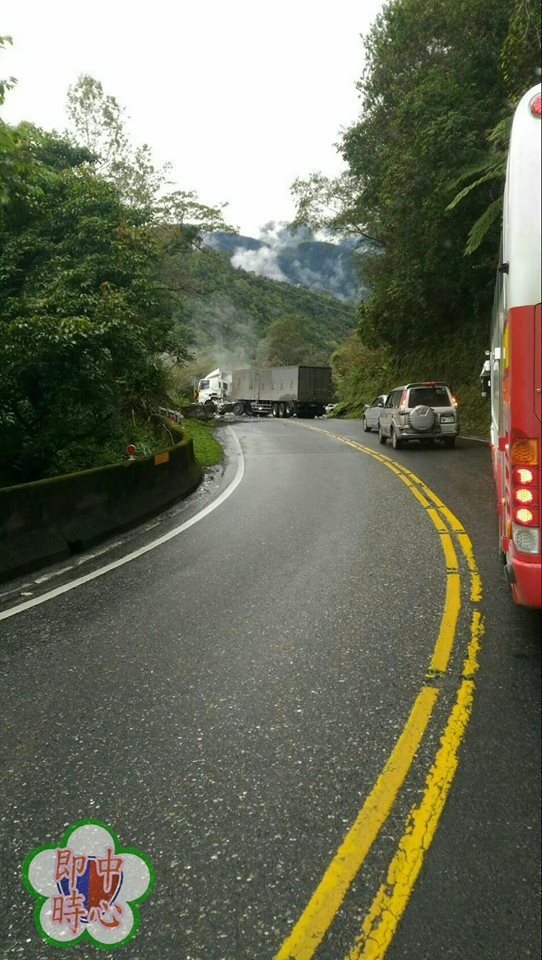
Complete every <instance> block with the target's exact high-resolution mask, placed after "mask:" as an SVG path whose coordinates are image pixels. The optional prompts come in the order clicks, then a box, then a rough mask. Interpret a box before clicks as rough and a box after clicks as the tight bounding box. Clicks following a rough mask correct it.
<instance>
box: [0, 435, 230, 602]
mask: <svg viewBox="0 0 542 960" xmlns="http://www.w3.org/2000/svg"><path fill="white" fill-rule="evenodd" d="M226 429H228V430H229V431H230V433H231V435H232V437H233V439H234V443H235V446H236V447H237V470H236V473H235V477H234V478H233V480H232V482H231V483H230V485H229V487H226V489H225V490H224V491H223V492H222V493H221V494H220V496H219V497H217V498H216V500H213V502H212V503H210V504H209V505H208V506H207V507H204V508H203V510H200V512H199V513H196V514H195V516H193V517H191V519H190V520H185V522H184V523H181V525H180V526H178V527H175V529H174V530H170V531H169V533H165V534H164V535H163V536H161V537H158V539H157V540H153V541H152V543H148V544H147V545H146V546H145V547H140V548H139V549H138V550H134V551H133V552H132V553H127V554H126V556H125V557H121V558H120V560H113V561H112V562H111V563H108V564H106V565H105V567H100V568H99V569H98V570H94V571H93V572H92V573H87V574H85V576H83V577H78V578H77V580H72V581H71V583H65V584H64V585H63V586H62V587H55V589H54V590H49V591H48V593H43V594H42V595H41V597H35V598H34V599H33V600H26V601H25V602H24V603H19V604H17V606H16V607H10V609H9V610H4V611H3V612H2V613H0V620H7V619H8V617H14V616H15V615H16V614H17V613H22V612H23V610H28V609H29V608H30V607H35V606H37V605H38V604H39V603H45V602H46V601H47V600H52V599H53V597H58V596H59V595H60V594H61V593H67V592H68V590H75V588H76V587H80V586H81V584H82V583H88V581H89V580H95V579H96V577H102V576H103V575H104V573H109V571H110V570H115V569H116V568H117V567H122V566H123V565H124V564H125V563H130V561H131V560H136V559H137V557H141V556H143V554H144V553H149V551H150V550H154V549H155V548H156V547H159V546H161V545H162V544H163V543H167V541H168V540H173V538H174V537H178V536H179V534H180V533H183V531H184V530H188V528H189V527H193V526H194V524H195V523H198V521H199V520H203V518H204V517H206V516H207V515H208V514H209V513H212V511H213V510H216V508H217V507H219V506H220V504H221V503H224V500H227V499H228V497H230V496H231V495H232V493H233V491H234V490H235V489H236V487H238V486H239V484H240V483H241V480H242V479H243V474H244V472H245V461H244V457H243V451H242V450H241V444H240V443H239V440H238V438H237V435H236V434H235V433H234V431H233V430H232V429H231V427H227V428H226Z"/></svg>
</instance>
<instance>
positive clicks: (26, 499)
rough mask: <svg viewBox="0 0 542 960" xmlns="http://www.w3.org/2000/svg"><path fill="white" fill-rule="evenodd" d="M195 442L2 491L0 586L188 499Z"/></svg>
mask: <svg viewBox="0 0 542 960" xmlns="http://www.w3.org/2000/svg"><path fill="white" fill-rule="evenodd" d="M202 472H203V471H202V468H201V465H200V464H199V463H198V462H197V460H196V459H195V457H194V448H193V445H192V440H189V439H183V440H181V442H180V443H177V444H176V445H175V446H173V447H170V448H169V449H168V450H165V451H164V452H163V453H159V454H156V455H155V456H150V457H146V458H144V459H141V460H133V461H129V462H126V463H119V464H113V465H112V466H108V467H97V468H95V469H93V470H84V471H82V472H81V473H74V474H69V475H66V476H60V477H51V478H48V479H46V480H37V481H36V482H35V483H24V484H20V485H19V486H15V487H4V488H3V489H0V581H3V580H9V579H10V578H12V577H14V576H18V575H19V574H22V573H26V572H28V571H29V570H35V569H36V568H38V567H40V566H43V565H44V564H46V563H50V562H51V561H54V560H59V559H61V558H62V557H66V556H69V555H70V554H72V553H76V552H78V551H79V550H82V549H84V548H85V547H88V546H91V545H92V544H94V543H97V542H98V541H99V540H103V539H105V538H106V537H107V536H108V535H109V534H112V533H115V532H117V531H120V530H125V529H127V528H128V527H130V526H133V525H134V524H136V523H137V522H138V521H140V520H142V519H144V518H145V517H148V516H150V515H151V514H153V513H158V512H159V511H160V510H162V509H164V508H165V507H168V506H170V505H171V504H172V503H174V502H175V501H176V500H179V499H181V498H182V497H186V496H187V495H188V494H189V493H191V492H192V491H193V490H194V489H195V488H196V487H197V485H198V483H199V482H200V480H201V477H202Z"/></svg>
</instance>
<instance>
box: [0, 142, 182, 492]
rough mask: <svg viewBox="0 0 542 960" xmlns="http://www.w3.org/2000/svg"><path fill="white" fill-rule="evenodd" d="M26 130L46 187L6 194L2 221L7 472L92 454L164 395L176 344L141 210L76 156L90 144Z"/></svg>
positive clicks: (157, 247) (47, 467)
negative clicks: (81, 451)
mask: <svg viewBox="0 0 542 960" xmlns="http://www.w3.org/2000/svg"><path fill="white" fill-rule="evenodd" d="M26 137H27V147H28V149H29V150H30V152H31V154H32V158H33V162H34V165H35V170H36V171H37V179H38V181H39V180H41V182H42V184H43V182H45V181H46V189H44V188H40V189H39V194H36V193H33V192H32V191H30V192H29V193H27V194H23V195H17V196H14V197H12V198H11V200H10V202H9V203H7V204H5V205H4V207H3V208H2V216H1V220H0V302H1V304H2V315H1V321H0V325H1V329H0V369H1V371H2V373H1V377H0V449H1V456H2V470H3V480H4V482H18V481H26V480H30V479H36V478H39V477H40V476H42V475H46V474H50V473H54V472H59V471H60V472H61V471H62V469H66V468H69V467H70V465H71V462H72V461H71V459H70V457H71V455H74V456H75V460H76V462H77V454H76V448H80V447H81V445H83V446H84V445H85V444H86V445H87V451H88V452H89V456H91V452H92V450H94V451H96V449H99V447H100V445H101V444H103V443H105V442H106V440H107V439H108V438H109V437H110V436H111V434H112V433H114V432H115V429H118V427H119V423H120V421H122V419H123V418H126V416H127V415H129V416H132V417H134V416H138V415H145V414H148V412H149V410H151V409H152V408H153V405H154V403H155V402H157V400H158V398H160V397H163V396H164V393H165V375H164V371H163V369H162V366H161V364H160V362H159V360H158V355H159V354H160V353H162V352H164V351H168V352H174V351H175V349H177V352H178V353H180V355H181V356H182V352H183V351H182V348H179V345H178V344H177V345H175V344H174V343H173V340H172V336H171V325H172V302H171V297H170V295H169V294H168V292H167V291H166V290H164V288H163V287H162V285H161V284H160V283H159V282H158V279H157V274H158V268H159V263H160V256H161V243H160V240H159V238H158V237H157V236H156V232H155V231H154V230H153V229H151V227H150V225H149V224H148V222H147V220H146V218H145V214H144V213H143V212H142V211H140V210H137V209H131V208H129V207H127V206H126V204H124V203H123V202H122V199H121V197H120V196H119V192H118V190H117V189H116V188H115V187H114V186H113V185H112V184H110V183H107V182H106V181H105V180H103V179H101V178H99V177H96V176H95V175H94V174H92V173H91V172H89V170H88V163H87V164H86V165H84V166H81V159H82V156H84V158H85V160H86V161H88V151H83V153H82V152H81V149H80V148H75V147H72V146H71V145H70V144H69V143H66V142H65V141H62V140H61V139H60V138H58V137H56V136H55V135H48V134H44V133H43V132H41V131H34V132H33V133H32V132H31V131H30V128H28V129H27V132H26ZM34 186H35V184H34ZM91 463H92V460H91V462H90V463H89V462H88V460H87V462H85V461H84V459H83V463H81V464H79V465H81V466H88V465H91Z"/></svg>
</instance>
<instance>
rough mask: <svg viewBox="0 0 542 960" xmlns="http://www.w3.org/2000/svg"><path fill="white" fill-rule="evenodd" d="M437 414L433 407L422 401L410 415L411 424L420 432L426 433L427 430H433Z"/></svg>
mask: <svg viewBox="0 0 542 960" xmlns="http://www.w3.org/2000/svg"><path fill="white" fill-rule="evenodd" d="M436 419H437V415H436V413H435V411H434V410H433V408H432V407H426V406H425V405H424V404H422V403H420V404H419V406H417V407H414V409H413V410H411V411H410V413H409V415H408V420H409V423H410V426H411V427H412V429H413V430H417V431H419V432H420V433H424V432H425V431H426V430H431V428H432V427H433V426H434V424H435V421H436Z"/></svg>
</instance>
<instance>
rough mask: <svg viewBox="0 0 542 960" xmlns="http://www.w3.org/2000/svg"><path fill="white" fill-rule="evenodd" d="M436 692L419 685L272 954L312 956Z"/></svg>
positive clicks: (285, 958)
mask: <svg viewBox="0 0 542 960" xmlns="http://www.w3.org/2000/svg"><path fill="white" fill-rule="evenodd" d="M438 693H439V691H438V690H437V689H435V688H432V687H423V688H422V690H421V691H420V693H419V694H418V697H417V698H416V701H415V703H414V706H413V708H412V711H411V714H410V716H409V718H408V720H407V722H406V724H405V727H404V730H403V732H402V734H401V736H400V737H399V740H398V741H397V743H396V745H395V747H394V748H393V750H392V753H391V754H390V757H389V759H388V761H387V763H386V766H385V767H384V769H383V771H382V773H381V774H380V776H379V777H378V780H377V781H376V783H375V785H374V787H373V789H372V790H371V793H370V794H369V796H368V797H367V799H366V801H365V803H364V804H363V807H362V808H361V810H360V812H359V814H358V816H357V818H356V820H355V822H354V824H353V826H352V827H351V828H350V830H349V832H348V833H347V835H346V837H345V839H344V840H343V842H342V844H341V846H340V847H339V849H338V851H337V853H336V854H335V856H334V858H333V860H332V861H331V863H330V865H329V867H328V868H327V870H326V872H325V873H324V875H323V877H322V879H321V881H320V883H319V885H318V887H317V888H316V890H315V892H314V894H313V896H312V897H311V899H310V901H309V903H308V904H307V906H306V908H305V910H304V911H303V913H302V915H301V917H300V918H299V920H298V922H297V924H296V925H295V927H294V929H293V930H292V932H291V934H290V936H289V937H288V939H287V940H285V942H284V943H283V945H282V947H281V949H280V950H279V952H278V953H277V954H276V957H275V960H310V958H311V957H313V956H314V953H315V952H316V950H317V948H318V946H319V944H320V943H321V942H322V940H323V938H324V936H325V934H326V932H327V930H328V929H329V927H330V926H331V923H332V922H333V919H334V918H335V915H336V913H337V910H338V909H339V907H340V906H341V903H342V902H343V900H344V898H345V896H346V894H347V892H348V888H349V887H350V884H351V883H352V880H353V879H354V877H355V876H356V874H357V873H358V871H359V869H360V867H361V865H362V863H363V861H364V860H365V858H366V856H367V854H368V852H369V850H370V848H371V846H372V844H373V842H374V840H375V838H376V837H377V835H378V832H379V830H380V829H381V827H382V824H383V823H384V822H385V821H386V819H387V817H388V816H389V813H390V811H391V808H392V806H393V804H394V802H395V798H396V796H397V793H398V792H399V790H400V788H401V786H402V784H403V782H404V779H405V777H406V775H407V773H408V771H409V769H410V766H411V764H412V761H413V759H414V756H415V754H416V751H417V749H418V747H419V745H420V742H421V740H422V738H423V735H424V733H425V730H426V728H427V724H428V723H429V719H430V717H431V714H432V712H433V708H434V706H435V703H436V701H437V697H438Z"/></svg>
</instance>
